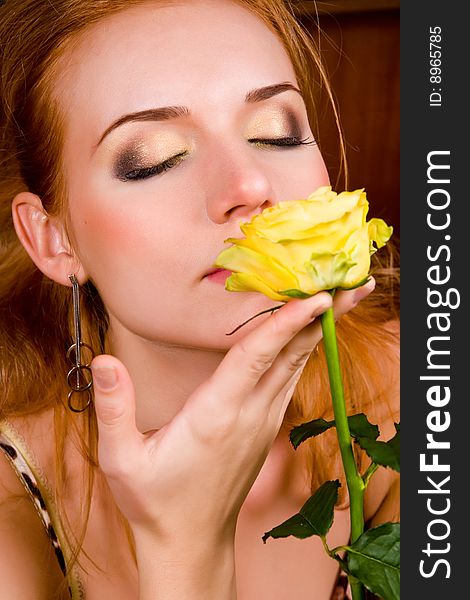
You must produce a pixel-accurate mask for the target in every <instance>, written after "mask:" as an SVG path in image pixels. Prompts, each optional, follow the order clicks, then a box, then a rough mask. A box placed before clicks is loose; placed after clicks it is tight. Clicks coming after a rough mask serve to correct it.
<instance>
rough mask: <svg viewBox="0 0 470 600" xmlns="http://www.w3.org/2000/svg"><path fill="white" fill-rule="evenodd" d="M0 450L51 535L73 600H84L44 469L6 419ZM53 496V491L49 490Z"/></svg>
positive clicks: (0, 425) (0, 428) (0, 429)
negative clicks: (53, 516) (42, 473)
mask: <svg viewBox="0 0 470 600" xmlns="http://www.w3.org/2000/svg"><path fill="white" fill-rule="evenodd" d="M0 452H3V453H4V455H5V456H6V458H7V459H8V461H9V462H10V464H11V466H12V467H13V470H14V472H15V473H16V474H17V476H18V479H19V480H20V482H21V483H22V485H23V487H24V488H25V490H26V492H27V494H28V496H29V498H30V499H31V501H32V503H33V506H34V508H35V510H36V512H37V514H38V516H39V518H40V519H41V522H42V524H43V525H44V529H45V531H46V534H47V536H48V538H49V539H50V541H51V544H52V548H53V550H54V553H55V555H56V557H57V561H58V563H59V567H60V569H61V571H62V573H63V575H64V577H66V578H67V581H68V584H69V585H68V591H69V596H70V598H71V599H72V600H84V598H85V594H84V590H83V586H82V584H81V582H80V580H79V578H78V577H77V573H76V572H75V571H72V572H70V573H68V572H67V566H66V554H65V552H64V549H63V547H62V545H61V543H60V541H59V536H58V534H57V531H56V527H54V524H53V519H51V513H52V514H55V513H54V512H52V506H51V503H50V502H47V497H46V496H47V494H46V495H45V494H44V493H43V492H42V491H41V489H43V490H47V488H46V485H45V484H44V482H43V481H42V480H41V476H40V474H39V473H40V471H39V470H37V467H36V465H35V464H34V461H33V460H32V458H31V456H30V455H29V453H28V452H27V449H26V448H25V444H24V440H23V439H22V437H21V436H20V434H19V433H18V432H17V431H16V430H15V429H14V428H13V427H12V426H11V425H10V424H9V423H7V422H6V421H1V420H0ZM36 470H37V474H36ZM49 495H50V493H49Z"/></svg>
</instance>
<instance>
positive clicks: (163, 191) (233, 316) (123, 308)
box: [56, 0, 328, 349]
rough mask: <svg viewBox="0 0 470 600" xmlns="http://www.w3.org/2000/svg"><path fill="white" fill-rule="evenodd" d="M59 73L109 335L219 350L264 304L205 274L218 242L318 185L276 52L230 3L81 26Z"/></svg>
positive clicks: (297, 101)
mask: <svg viewBox="0 0 470 600" xmlns="http://www.w3.org/2000/svg"><path fill="white" fill-rule="evenodd" d="M63 65H64V68H63V69H62V71H61V77H60V78H59V81H58V83H57V85H56V95H57V97H58V98H59V102H60V105H61V107H62V108H63V111H64V113H65V147H64V166H65V176H66V181H67V184H68V190H69V210H70V217H71V223H72V232H73V237H74V239H75V243H76V248H77V253H78V256H79V258H80V260H81V263H82V265H83V268H84V270H85V272H86V274H87V275H88V277H90V278H91V280H92V281H93V282H94V284H95V285H96V287H97V289H98V291H99V292H100V295H101V297H102V299H103V302H104V304H105V306H106V307H107V309H108V311H109V315H110V322H111V328H112V330H113V332H114V334H115V335H119V332H127V334H128V333H131V334H133V335H137V336H139V337H140V338H143V339H144V340H150V341H153V342H162V343H168V344H171V345H178V346H180V345H182V346H185V347H198V348H208V349H226V348H228V347H229V346H230V345H232V344H233V342H234V340H235V339H236V338H237V335H234V336H232V337H226V335H225V334H226V333H227V332H228V331H231V330H232V329H233V328H234V327H236V325H238V324H239V323H241V322H242V321H244V320H246V319H247V318H249V317H250V316H252V315H253V314H255V313H256V312H259V311H261V310H263V309H266V308H269V307H271V306H273V305H275V303H273V301H272V300H269V299H268V298H265V297H264V296H261V295H260V294H254V293H233V292H228V291H226V290H225V289H224V282H223V279H224V276H223V275H224V274H222V275H220V274H219V276H212V277H207V276H206V275H207V274H208V272H209V271H210V270H211V269H213V262H214V260H215V258H216V256H217V254H218V253H219V252H220V251H221V250H222V249H223V248H224V247H226V245H224V239H225V238H227V237H230V236H233V237H240V236H241V232H240V230H239V223H240V222H242V221H245V220H248V219H250V217H251V216H252V215H253V214H255V213H259V212H260V211H261V210H262V209H264V208H266V207H267V206H270V205H273V204H276V203H277V202H279V201H280V200H293V199H299V198H304V197H306V196H307V195H308V194H309V193H310V192H312V191H313V190H314V189H315V188H316V187H318V186H320V185H325V184H327V183H328V175H327V172H326V169H325V166H324V163H323V160H322V158H321V156H320V153H319V150H318V148H317V147H316V145H315V144H310V145H307V144H300V145H299V144H298V141H299V140H307V141H312V140H313V137H312V132H311V130H310V128H309V124H308V120H307V114H306V110H305V106H304V102H303V100H302V97H301V95H300V94H299V93H298V92H297V91H295V89H293V88H295V87H297V82H296V77H295V74H294V70H293V67H292V65H291V63H290V61H289V58H288V56H287V54H286V52H285V50H284V49H283V46H282V44H281V42H280V41H279V40H278V39H277V37H276V36H275V35H274V34H273V33H271V32H270V30H269V29H268V28H267V27H266V26H265V25H264V24H263V23H262V22H261V21H260V20H259V19H258V18H257V17H256V16H254V15H253V14H251V13H250V12H249V11H247V10H246V9H244V8H242V7H240V6H239V5H237V4H234V3H232V2H230V1H229V0H212V1H204V2H200V1H194V0H192V1H191V2H188V3H184V2H183V3H180V4H179V5H175V6H164V5H163V6H161V5H160V6H159V3H158V2H157V3H154V2H148V3H144V4H142V5H140V6H138V7H135V8H131V9H129V10H126V11H124V12H121V13H119V14H117V15H114V16H112V17H110V18H108V19H107V20H105V21H101V22H100V23H98V24H97V25H93V26H92V27H90V28H88V29H87V31H86V32H85V33H84V34H83V36H82V38H81V40H80V43H79V45H78V46H76V47H74V49H73V50H71V51H69V53H68V54H67V55H66V57H64V62H63ZM276 140H277V141H276ZM256 323H257V322H256V321H254V324H256ZM248 327H249V326H247V328H244V329H243V330H241V332H240V335H244V334H245V332H246V331H247V329H248Z"/></svg>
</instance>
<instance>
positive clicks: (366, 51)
mask: <svg viewBox="0 0 470 600" xmlns="http://www.w3.org/2000/svg"><path fill="white" fill-rule="evenodd" d="M296 4H297V7H298V8H299V12H300V14H301V17H300V18H301V21H302V22H303V23H304V24H305V25H306V26H307V28H308V29H309V30H310V31H311V33H312V34H313V36H314V38H315V39H318V35H319V34H318V27H317V21H316V11H318V18H319V23H320V29H321V34H320V35H321V38H320V39H321V47H322V56H323V59H324V61H325V63H326V66H327V69H328V73H329V78H330V81H331V83H332V87H333V90H334V93H335V95H336V98H337V102H338V105H339V110H340V118H341V122H342V125H343V129H344V133H345V140H346V144H347V159H348V167H349V185H348V189H349V190H352V189H356V188H359V187H365V188H366V192H367V196H368V200H369V203H370V213H369V217H381V218H383V219H385V220H386V221H387V223H389V224H391V225H393V226H394V229H395V233H396V235H395V236H394V238H395V240H396V241H398V238H399V227H400V222H399V197H400V196H399V189H400V173H399V168H400V164H399V145H400V112H399V111H400V106H399V101H400V79H399V75H400V73H399V60H400V53H399V52H400V37H399V34H400V12H399V2H398V1H397V0H392V1H390V0H387V1H385V0H369V1H368V0H332V1H330V2H316V3H315V2H298V3H296ZM319 129H320V139H319V143H320V147H321V149H322V152H323V155H324V158H325V160H326V163H327V166H328V168H329V171H330V176H331V181H332V185H333V187H334V189H336V191H338V192H340V191H342V189H344V187H341V186H344V181H342V182H340V183H339V184H338V186H339V187H336V185H335V182H336V177H337V172H338V168H339V145H338V133H337V130H336V125H335V123H334V120H333V116H332V114H331V111H327V112H326V113H325V112H324V110H323V109H322V110H321V120H320V124H319ZM340 187H341V189H340Z"/></svg>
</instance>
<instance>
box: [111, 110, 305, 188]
mask: <svg viewBox="0 0 470 600" xmlns="http://www.w3.org/2000/svg"><path fill="white" fill-rule="evenodd" d="M301 121H302V119H301V117H299V116H298V115H297V114H296V111H294V110H293V109H291V108H289V107H286V106H283V105H279V104H277V103H276V104H275V105H272V104H271V105H266V106H263V107H261V106H259V107H257V109H256V111H255V112H254V113H253V114H252V115H249V117H248V118H247V119H246V121H245V123H244V128H243V131H242V133H241V135H242V136H243V137H244V138H245V139H246V140H256V139H260V140H263V139H268V140H272V139H281V138H298V139H300V138H302V125H301ZM146 129H147V131H146V130H145V129H143V130H141V131H140V132H139V134H138V136H136V135H135V136H133V137H132V138H131V139H128V140H127V141H125V142H123V144H122V145H121V146H120V147H119V148H118V150H117V151H116V158H115V160H114V162H113V174H114V176H115V177H117V178H118V179H121V180H126V175H127V174H128V173H130V172H133V171H136V170H139V169H147V168H150V167H154V166H155V165H158V164H160V163H163V162H165V161H167V160H168V159H170V158H172V157H174V156H176V155H179V154H183V153H189V152H190V151H191V150H192V148H193V146H194V139H192V138H191V137H188V136H185V135H181V134H180V133H178V132H177V131H170V132H169V131H165V130H162V129H161V127H159V128H158V130H154V131H153V132H152V125H151V124H150V123H147V124H146Z"/></svg>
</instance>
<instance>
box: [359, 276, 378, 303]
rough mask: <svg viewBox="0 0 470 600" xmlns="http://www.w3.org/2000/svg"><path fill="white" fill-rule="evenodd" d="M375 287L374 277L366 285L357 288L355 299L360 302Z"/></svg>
mask: <svg viewBox="0 0 470 600" xmlns="http://www.w3.org/2000/svg"><path fill="white" fill-rule="evenodd" d="M374 288H375V281H374V280H373V279H372V280H370V281H368V282H367V283H366V284H365V285H363V286H361V287H360V288H357V290H356V291H355V292H354V301H355V302H359V301H360V300H362V299H363V298H365V297H366V296H368V295H369V294H370V292H371V291H372V290H373V289H374Z"/></svg>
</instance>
